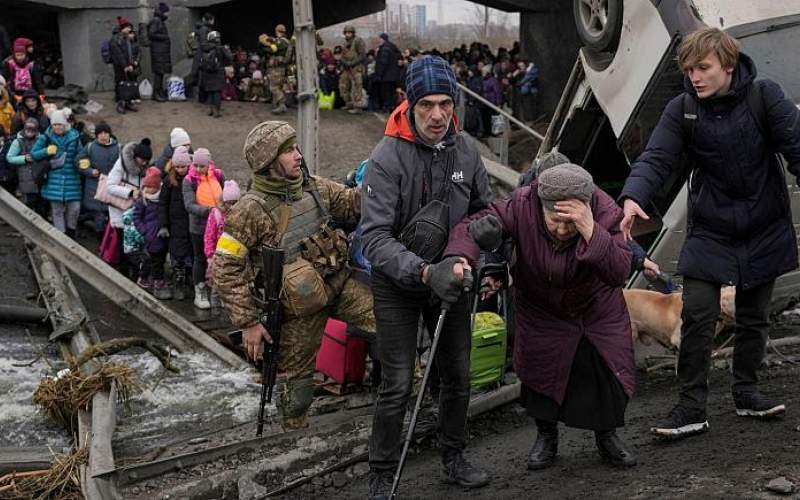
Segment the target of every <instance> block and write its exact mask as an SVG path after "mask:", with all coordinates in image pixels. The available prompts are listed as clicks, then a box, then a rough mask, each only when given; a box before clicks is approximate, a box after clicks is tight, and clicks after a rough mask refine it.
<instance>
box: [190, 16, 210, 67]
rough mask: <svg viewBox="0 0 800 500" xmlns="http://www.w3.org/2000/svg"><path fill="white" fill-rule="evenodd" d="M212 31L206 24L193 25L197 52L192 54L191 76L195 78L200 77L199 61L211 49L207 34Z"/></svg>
mask: <svg viewBox="0 0 800 500" xmlns="http://www.w3.org/2000/svg"><path fill="white" fill-rule="evenodd" d="M212 31H214V28H213V27H212V26H209V25H208V24H205V23H202V22H199V23H197V24H195V27H194V33H195V36H196V37H197V50H196V51H195V53H194V59H193V60H192V73H191V74H192V75H193V76H194V77H195V78H199V76H200V59H201V57H202V56H203V54H205V53H206V52H208V51H209V50H210V49H211V43H210V42H209V41H208V34H209V33H210V32H212Z"/></svg>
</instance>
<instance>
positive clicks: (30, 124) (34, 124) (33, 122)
mask: <svg viewBox="0 0 800 500" xmlns="http://www.w3.org/2000/svg"><path fill="white" fill-rule="evenodd" d="M23 128H26V129H31V130H36V131H37V132H38V131H39V120H37V119H36V118H34V117H32V116H31V117H28V119H27V120H25V125H24V126H23Z"/></svg>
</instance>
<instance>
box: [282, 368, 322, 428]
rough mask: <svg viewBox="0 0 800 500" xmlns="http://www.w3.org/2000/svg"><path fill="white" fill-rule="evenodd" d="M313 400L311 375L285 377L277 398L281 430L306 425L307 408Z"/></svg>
mask: <svg viewBox="0 0 800 500" xmlns="http://www.w3.org/2000/svg"><path fill="white" fill-rule="evenodd" d="M313 401H314V384H313V379H312V378H311V377H299V378H290V379H287V380H286V381H285V382H284V383H283V390H282V391H281V397H280V398H279V400H278V406H279V410H280V413H281V416H282V419H281V426H282V427H283V430H285V431H293V430H297V429H302V428H304V427H306V426H308V409H309V408H310V407H311V403H312V402H313Z"/></svg>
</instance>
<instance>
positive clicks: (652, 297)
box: [622, 286, 736, 349]
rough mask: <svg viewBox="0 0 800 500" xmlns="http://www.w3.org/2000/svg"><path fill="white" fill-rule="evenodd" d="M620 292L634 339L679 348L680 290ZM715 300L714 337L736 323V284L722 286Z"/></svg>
mask: <svg viewBox="0 0 800 500" xmlns="http://www.w3.org/2000/svg"><path fill="white" fill-rule="evenodd" d="M622 293H623V295H624V296H625V303H626V304H627V305H628V313H629V314H630V317H631V330H632V334H633V339H634V340H637V339H638V340H639V341H640V342H642V343H643V344H645V345H651V343H652V341H653V340H655V341H656V342H658V343H659V344H661V345H662V346H664V347H666V348H667V349H677V348H678V347H680V345H681V325H682V324H683V320H682V319H681V312H682V311H683V299H682V297H681V292H674V293H670V294H664V293H660V292H654V291H652V290H640V289H625V290H623V291H622ZM719 302H720V316H719V319H718V320H717V327H716V331H715V332H714V335H715V336H716V335H718V334H719V333H720V332H721V331H722V330H724V329H725V328H727V327H728V326H733V325H735V324H736V287H733V286H724V287H722V288H721V289H720V300H719Z"/></svg>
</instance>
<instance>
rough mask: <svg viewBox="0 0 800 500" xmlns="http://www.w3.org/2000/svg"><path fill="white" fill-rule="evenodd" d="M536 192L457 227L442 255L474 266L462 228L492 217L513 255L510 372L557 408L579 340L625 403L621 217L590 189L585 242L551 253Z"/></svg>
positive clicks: (627, 368)
mask: <svg viewBox="0 0 800 500" xmlns="http://www.w3.org/2000/svg"><path fill="white" fill-rule="evenodd" d="M537 188H538V181H534V182H533V184H532V185H531V186H530V187H523V188H519V189H517V190H515V191H514V193H513V194H512V195H511V198H509V199H505V200H501V201H497V202H494V203H492V204H491V205H490V206H489V207H488V208H487V209H486V210H482V211H480V212H478V213H477V214H475V215H473V216H471V217H469V218H467V219H465V220H464V221H462V222H461V223H460V224H458V225H457V226H456V227H455V228H453V230H452V231H451V233H450V242H449V244H448V246H447V249H446V250H445V255H447V256H451V255H458V256H463V257H466V258H467V259H469V260H470V261H471V262H472V264H473V266H475V264H477V261H478V257H479V254H480V250H479V248H478V246H477V244H476V243H475V242H474V240H473V239H472V237H471V236H470V234H469V231H468V227H469V223H470V221H472V220H475V219H478V218H480V217H483V216H485V215H487V214H492V215H494V216H495V217H497V219H498V220H499V221H500V224H501V225H502V227H503V233H504V234H505V235H507V236H509V237H511V238H512V239H513V241H514V243H515V246H516V255H517V263H516V265H515V267H514V271H513V272H514V282H515V283H516V287H515V291H514V300H515V304H516V313H515V323H516V328H515V337H514V372H515V373H516V374H517V376H519V378H520V380H522V382H523V383H524V384H525V385H526V386H528V387H530V388H531V389H533V390H535V391H537V392H539V393H541V394H544V395H545V396H547V397H549V398H551V399H552V400H553V401H555V402H556V403H558V404H561V403H562V402H563V400H564V395H565V392H566V389H567V384H568V382H569V375H570V371H571V369H572V360H573V358H574V355H575V351H576V350H577V348H578V342H579V341H580V340H581V338H582V337H586V339H587V340H588V341H589V342H590V343H591V344H592V345H593V346H594V347H595V348H596V349H597V351H598V352H599V353H600V355H601V356H602V357H603V359H604V360H605V362H606V364H607V365H608V367H609V368H610V369H611V372H612V373H613V374H614V376H615V377H616V378H617V380H619V382H620V384H622V387H623V388H624V389H625V392H626V393H627V394H628V396H629V397H630V396H631V395H632V394H633V391H634V387H635V370H636V367H635V363H634V356H633V340H632V338H631V324H630V317H629V316H628V310H627V307H626V306H625V299H624V297H623V295H622V287H623V286H624V284H625V281H626V279H627V277H628V274H629V273H630V269H631V251H630V248H629V247H628V245H627V244H626V242H625V238H624V236H623V235H622V233H621V231H620V228H619V225H620V222H621V221H622V210H621V209H620V208H619V207H618V206H617V205H616V203H615V202H614V200H613V199H612V198H611V197H610V196H608V195H607V194H606V193H604V192H603V191H602V190H600V189H599V188H595V190H594V193H593V194H592V199H591V201H590V205H591V209H592V215H593V217H594V220H595V225H594V231H593V233H592V237H591V239H590V240H589V241H588V242H587V241H586V240H584V239H583V237H581V236H578V237H576V238H575V239H573V240H572V241H571V242H570V243H569V244H567V246H565V247H561V248H560V249H558V250H556V249H555V247H554V239H553V238H552V236H550V233H549V232H548V230H547V226H546V225H545V222H544V215H543V212H542V207H541V201H540V200H539V197H538V195H537Z"/></svg>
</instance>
